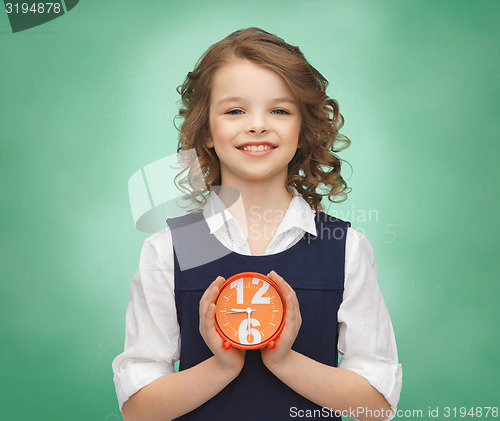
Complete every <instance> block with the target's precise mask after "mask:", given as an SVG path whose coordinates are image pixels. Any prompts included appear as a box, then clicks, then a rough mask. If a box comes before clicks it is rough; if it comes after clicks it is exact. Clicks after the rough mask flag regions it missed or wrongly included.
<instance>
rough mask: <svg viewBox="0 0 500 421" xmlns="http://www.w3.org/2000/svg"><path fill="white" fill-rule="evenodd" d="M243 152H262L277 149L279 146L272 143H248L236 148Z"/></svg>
mask: <svg viewBox="0 0 500 421" xmlns="http://www.w3.org/2000/svg"><path fill="white" fill-rule="evenodd" d="M236 148H237V149H239V150H241V151H252V152H261V151H266V150H271V149H276V148H277V146H276V145H275V144H274V143H271V142H247V143H242V144H241V145H239V146H237V147H236Z"/></svg>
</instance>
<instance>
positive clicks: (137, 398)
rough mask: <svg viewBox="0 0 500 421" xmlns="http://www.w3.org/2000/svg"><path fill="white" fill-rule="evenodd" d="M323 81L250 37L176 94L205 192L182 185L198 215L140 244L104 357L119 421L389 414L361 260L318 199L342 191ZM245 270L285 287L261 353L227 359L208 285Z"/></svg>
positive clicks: (173, 222)
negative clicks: (119, 344) (116, 332)
mask: <svg viewBox="0 0 500 421" xmlns="http://www.w3.org/2000/svg"><path fill="white" fill-rule="evenodd" d="M326 87H327V81H326V80H325V79H324V78H323V76H322V75H321V74H320V73H319V72H318V71H317V70H316V69H314V68H313V67H312V66H311V65H310V64H309V63H308V62H307V61H306V59H305V58H304V56H303V54H302V53H301V51H300V50H299V48H297V47H294V46H291V45H289V44H287V43H286V42H285V41H283V40H282V39H281V38H278V37H276V36H274V35H272V34H269V33H267V32H265V31H263V30H261V29H258V28H248V29H245V30H240V31H236V32H234V33H232V34H231V35H229V36H228V37H227V38H225V39H223V40H222V41H220V42H218V43H216V44H214V45H213V46H211V47H210V48H209V49H208V50H207V52H206V53H205V54H204V56H203V57H202V58H201V60H200V61H199V62H198V64H197V65H196V67H195V69H194V71H193V72H190V73H189V74H188V76H187V78H186V80H185V82H184V84H183V85H182V86H181V87H180V88H179V89H178V91H179V93H180V94H181V96H182V101H183V108H181V110H180V116H181V117H182V118H183V119H184V122H183V125H182V127H181V130H180V138H179V147H178V152H181V151H184V150H188V149H192V148H194V149H195V150H196V153H197V155H198V157H199V163H200V166H201V169H202V171H203V175H204V177H205V182H206V185H207V186H208V187H209V188H210V192H209V194H206V193H207V192H206V191H203V190H197V189H192V190H191V191H190V193H189V197H191V198H192V200H193V201H194V203H196V204H197V205H198V209H197V210H200V209H201V208H203V209H202V211H201V212H192V213H189V214H187V215H185V216H183V217H180V218H174V219H170V220H168V221H167V222H168V228H165V229H164V230H162V231H160V232H158V233H156V234H155V235H153V236H151V237H149V238H148V239H146V241H145V242H144V246H143V249H142V252H141V258H140V263H139V270H138V271H137V273H136V275H135V276H134V278H133V279H132V283H131V287H130V302H129V306H128V309H127V320H126V339H125V350H124V352H123V353H122V354H120V355H119V356H118V357H116V358H115V360H114V361H113V371H114V381H115V386H116V391H117V396H118V400H119V404H120V409H121V410H122V413H123V417H124V419H125V420H126V421H134V420H141V421H146V420H169V419H172V418H178V417H179V419H185V420H252V421H253V420H273V421H274V420H277V421H279V420H288V419H291V418H297V417H299V418H300V417H307V418H331V419H340V415H346V416H350V417H353V418H356V419H360V420H365V419H366V420H368V419H380V420H382V419H390V418H392V417H393V416H394V411H395V410H396V405H397V403H398V401H399V394H400V391H401V382H402V380H401V377H402V374H401V365H400V364H399V363H398V359H397V351H396V343H395V339H394V333H393V329H392V325H391V321H390V318H389V315H388V312H387V308H386V306H385V304H384V301H383V298H382V296H381V294H380V290H379V287H378V283H377V274H376V267H375V259H374V255H373V250H372V248H371V245H370V243H369V242H368V240H367V239H366V238H365V237H364V236H363V235H362V234H360V233H358V232H356V231H355V230H353V229H352V228H350V223H349V222H346V221H342V220H340V219H337V218H333V217H331V216H329V215H326V214H325V213H323V212H322V207H321V203H320V202H321V199H322V197H324V196H326V197H328V199H329V200H330V201H332V202H339V201H342V200H345V198H346V196H347V193H348V192H349V189H348V187H347V185H346V183H345V181H344V179H343V178H342V176H341V175H340V160H339V158H338V157H337V156H336V155H335V153H337V152H339V151H341V150H342V149H344V148H346V147H347V146H348V145H349V140H348V139H347V138H346V137H344V136H342V135H340V134H339V133H338V131H339V129H340V128H341V127H342V124H343V118H342V115H341V114H340V112H339V109H338V104H337V102H336V101H334V100H333V99H330V98H329V97H328V96H327V95H326ZM187 179H189V174H188V177H187ZM218 186H220V187H218ZM234 191H236V192H237V193H238V195H237V196H236V198H238V200H236V199H235V196H234V194H233V193H234ZM216 192H217V193H218V194H217V193H216ZM245 271H255V272H260V273H264V274H268V275H269V276H270V277H271V278H272V279H273V280H275V281H276V282H277V283H278V284H279V286H280V288H281V290H282V291H283V293H284V296H285V300H286V306H287V315H286V323H285V327H284V329H283V331H282V333H281V335H280V337H279V339H278V340H277V345H276V348H274V349H268V348H264V349H262V350H255V351H246V352H245V351H243V350H240V349H236V348H231V349H229V350H226V349H224V348H223V346H222V340H221V338H220V336H219V335H218V334H217V332H216V330H215V327H214V317H215V304H214V303H215V300H216V297H217V294H218V292H219V288H220V287H221V285H222V283H223V282H224V280H225V279H226V278H228V277H229V276H231V275H233V274H236V273H239V272H245ZM338 354H340V355H341V361H340V363H338V364H337V356H338ZM178 360H180V371H179V372H177V373H176V372H174V363H175V362H176V361H178Z"/></svg>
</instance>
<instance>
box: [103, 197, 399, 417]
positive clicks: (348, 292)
mask: <svg viewBox="0 0 500 421" xmlns="http://www.w3.org/2000/svg"><path fill="white" fill-rule="evenodd" d="M290 191H291V192H292V193H293V194H294V197H293V198H292V200H291V202H290V205H289V207H288V209H287V211H286V213H285V215H284V217H283V219H282V221H281V223H280V225H279V227H278V229H277V230H276V233H275V234H274V237H273V239H272V240H271V242H270V243H269V246H268V247H267V250H266V252H265V254H266V255H269V254H275V253H279V252H282V251H283V250H286V249H288V248H289V247H291V246H293V245H294V244H296V243H297V242H298V241H299V240H300V239H301V238H302V237H303V235H304V233H305V232H309V233H311V234H313V235H316V224H315V221H314V216H315V213H314V211H313V210H312V209H311V208H310V206H309V204H308V203H307V202H306V201H305V200H304V199H303V198H302V196H300V195H299V194H298V192H297V190H296V189H294V188H290ZM221 204H222V201H221V200H220V199H219V198H218V197H217V195H215V194H210V195H209V197H208V201H207V204H206V205H205V208H204V210H203V216H204V218H205V220H206V222H207V224H208V226H209V229H210V232H211V233H213V234H214V235H215V237H216V238H217V240H219V241H220V242H221V243H222V244H223V245H224V246H225V247H227V248H229V249H230V250H232V251H234V252H237V253H240V254H246V255H251V251H250V247H249V245H248V242H247V240H246V238H245V236H244V234H243V231H242V229H241V228H240V226H239V224H238V222H237V221H236V219H234V218H233V217H232V215H231V214H230V212H227V211H226V212H224V216H225V218H222V217H218V216H217V214H214V213H213V212H214V210H215V209H219V210H220V207H221ZM222 206H223V205H222ZM218 215H219V216H220V215H221V214H220V213H219V214H218ZM337 318H338V323H339V338H338V350H339V352H340V355H341V356H342V358H341V361H340V362H339V365H338V366H339V367H340V368H344V369H347V370H352V371H354V372H356V373H358V374H359V375H361V376H363V377H364V378H366V379H367V380H368V381H369V382H370V384H371V385H372V386H373V387H374V388H375V389H377V390H378V391H379V392H380V393H382V395H384V397H385V398H386V400H387V402H388V403H389V404H390V405H391V408H392V409H393V414H394V413H395V411H396V408H397V404H398V402H399V395H400V393H401V388H402V368H401V364H399V363H398V356H397V349H396V341H395V338H394V331H393V327H392V323H391V319H390V317H389V313H388V311H387V307H386V305H385V302H384V299H383V297H382V294H381V292H380V289H379V286H378V282H377V268H376V264H375V256H374V253H373V249H372V247H371V244H370V243H369V241H368V240H367V238H366V237H365V236H364V235H363V234H361V233H359V232H357V231H356V230H354V229H352V228H348V231H347V237H346V251H345V280H344V295H343V301H342V303H341V305H340V308H339V311H338V314H337ZM179 355H180V331H179V325H178V322H177V313H176V308H175V300H174V255H173V245H172V237H171V234H170V229H169V228H168V227H167V228H164V229H163V230H161V231H159V232H157V233H156V234H153V235H152V236H150V237H149V238H147V239H146V240H145V241H144V244H143V247H142V251H141V256H140V260H139V269H138V270H137V273H136V274H135V276H134V277H133V278H132V281H131V284H130V301H129V304H128V308H127V315H126V328H125V350H124V352H123V353H122V354H120V355H118V356H117V357H116V358H115V359H114V360H113V364H112V366H113V373H114V379H113V380H114V383H115V388H116V394H117V397H118V402H119V406H120V410H121V409H122V406H123V403H124V402H125V401H126V400H127V399H128V398H129V397H130V396H131V395H133V394H134V393H136V392H137V391H138V390H140V389H141V388H143V387H145V386H147V385H148V384H149V383H151V382H153V381H154V380H156V379H157V378H159V377H161V376H163V375H165V374H169V373H173V372H174V363H175V362H176V361H178V360H179Z"/></svg>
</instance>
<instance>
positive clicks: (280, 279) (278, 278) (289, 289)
mask: <svg viewBox="0 0 500 421" xmlns="http://www.w3.org/2000/svg"><path fill="white" fill-rule="evenodd" d="M267 276H269V277H270V278H271V279H272V280H273V281H274V282H276V283H277V284H278V286H279V287H280V289H281V292H282V293H283V295H286V294H287V293H290V294H292V296H293V297H296V295H295V291H294V290H293V288H292V287H291V286H290V284H289V283H288V282H286V281H285V280H284V279H283V277H281V276H280V275H278V274H277V273H276V272H275V271H274V270H272V271H271V272H269V273H268V275H267Z"/></svg>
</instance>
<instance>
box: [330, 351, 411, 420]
mask: <svg viewBox="0 0 500 421" xmlns="http://www.w3.org/2000/svg"><path fill="white" fill-rule="evenodd" d="M338 367H339V368H344V369H346V370H351V371H354V372H355V373H357V374H359V375H360V376H363V377H364V378H365V379H366V380H368V381H369V382H370V384H371V385H372V386H373V387H374V388H375V389H377V390H378V391H379V392H380V393H381V394H382V395H384V398H385V399H386V400H387V403H388V404H389V405H390V406H391V410H392V414H391V416H389V417H387V418H386V420H391V419H393V418H394V417H395V416H396V411H397V406H398V403H399V395H400V394H401V388H402V385H403V369H402V367H401V364H398V363H395V362H393V361H382V360H375V359H373V358H368V357H365V356H362V355H351V356H348V357H345V356H344V357H342V359H341V360H340V363H339V365H338Z"/></svg>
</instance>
